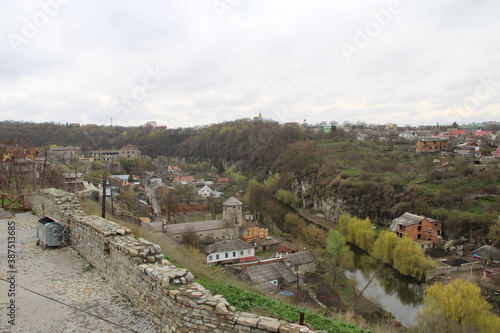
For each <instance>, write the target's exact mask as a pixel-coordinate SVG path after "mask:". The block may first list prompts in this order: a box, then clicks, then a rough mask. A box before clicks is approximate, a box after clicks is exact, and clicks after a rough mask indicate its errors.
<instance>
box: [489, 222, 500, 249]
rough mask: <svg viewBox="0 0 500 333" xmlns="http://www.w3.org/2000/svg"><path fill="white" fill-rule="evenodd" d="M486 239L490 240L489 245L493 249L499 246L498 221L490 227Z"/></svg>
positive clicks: (499, 224) (499, 227)
mask: <svg viewBox="0 0 500 333" xmlns="http://www.w3.org/2000/svg"><path fill="white" fill-rule="evenodd" d="M488 237H489V238H490V239H491V244H492V245H493V246H494V247H499V246H500V219H498V220H497V222H496V223H495V224H492V225H491V227H490V232H489V234H488Z"/></svg>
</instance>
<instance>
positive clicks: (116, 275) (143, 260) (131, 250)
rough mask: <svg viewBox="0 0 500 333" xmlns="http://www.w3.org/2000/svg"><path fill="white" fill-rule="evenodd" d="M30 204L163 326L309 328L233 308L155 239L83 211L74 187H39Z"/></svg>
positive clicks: (261, 329)
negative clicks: (164, 252) (68, 189)
mask: <svg viewBox="0 0 500 333" xmlns="http://www.w3.org/2000/svg"><path fill="white" fill-rule="evenodd" d="M32 209H33V211H34V212H36V213H37V215H38V216H40V217H41V216H49V217H52V218H54V219H56V220H58V221H62V222H64V223H66V225H67V227H68V235H69V237H68V241H69V244H70V245H71V246H72V247H73V248H74V249H75V250H77V251H78V252H79V253H80V254H81V255H82V256H83V257H84V258H85V260H87V261H88V262H89V263H91V264H92V265H93V266H94V267H95V268H96V269H97V270H98V271H99V272H100V273H101V274H102V275H103V276H104V277H105V278H106V280H107V281H109V282H110V283H111V284H112V285H113V286H114V287H115V288H116V289H117V290H118V291H119V292H120V293H122V294H123V295H125V296H126V297H127V298H128V299H130V301H131V302H132V303H133V304H134V305H136V306H138V307H139V308H140V309H141V310H142V311H143V313H144V314H145V315H146V316H147V317H148V318H149V319H150V320H152V321H153V322H154V323H155V324H156V325H157V326H158V328H159V329H160V330H161V332H311V330H309V329H308V328H307V327H305V326H299V325H297V324H291V323H287V322H285V321H280V320H277V319H273V318H268V317H260V316H257V315H254V314H251V313H245V312H237V311H236V310H235V308H234V307H232V306H231V305H230V304H229V303H228V302H227V301H226V300H225V299H224V298H223V297H222V296H221V295H215V296H213V295H211V293H210V291H209V290H207V289H205V288H204V287H203V286H201V285H200V284H198V283H196V282H194V281H193V279H194V277H193V275H192V274H191V273H190V272H189V271H187V270H186V269H180V268H178V267H176V266H175V265H173V264H172V263H170V262H169V261H168V260H166V259H164V257H163V255H162V254H161V252H162V251H161V248H160V246H159V245H157V244H154V243H151V242H148V241H146V240H144V239H142V238H139V239H136V238H135V237H134V236H133V235H131V234H130V230H129V229H127V228H125V227H123V226H120V225H119V224H117V223H114V222H111V221H108V220H106V219H103V218H100V217H98V216H95V215H87V214H86V213H85V212H83V211H82V210H81V207H80V205H79V203H78V201H77V199H76V197H75V196H74V194H72V193H68V192H64V191H61V190H57V189H42V190H40V191H38V192H37V193H35V194H34V195H33V200H32Z"/></svg>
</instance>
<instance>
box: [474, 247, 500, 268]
mask: <svg viewBox="0 0 500 333" xmlns="http://www.w3.org/2000/svg"><path fill="white" fill-rule="evenodd" d="M472 255H473V256H474V258H475V259H480V260H484V261H490V262H493V263H497V264H498V263H500V250H499V249H497V248H496V247H493V246H489V245H483V246H481V247H480V248H478V249H477V250H475V251H474V252H473V254H472Z"/></svg>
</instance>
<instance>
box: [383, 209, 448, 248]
mask: <svg viewBox="0 0 500 333" xmlns="http://www.w3.org/2000/svg"><path fill="white" fill-rule="evenodd" d="M389 229H390V230H391V231H393V232H395V233H396V234H397V235H398V237H400V238H401V237H403V236H404V235H406V236H408V237H411V239H413V241H415V242H416V243H418V244H419V245H420V247H422V248H424V249H425V248H433V247H434V243H436V241H437V240H438V236H442V232H443V231H442V230H443V222H441V221H438V220H435V219H431V218H429V217H425V216H420V215H415V214H411V213H404V214H403V215H401V216H400V217H398V218H395V219H394V220H392V224H391V226H390V227H389Z"/></svg>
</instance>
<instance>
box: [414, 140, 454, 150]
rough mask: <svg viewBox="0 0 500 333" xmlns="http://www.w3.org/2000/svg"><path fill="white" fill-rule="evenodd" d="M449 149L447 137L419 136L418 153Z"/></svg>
mask: <svg viewBox="0 0 500 333" xmlns="http://www.w3.org/2000/svg"><path fill="white" fill-rule="evenodd" d="M447 150H448V138H445V137H438V136H436V137H427V138H418V140H417V153H432V152H440V151H447Z"/></svg>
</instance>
